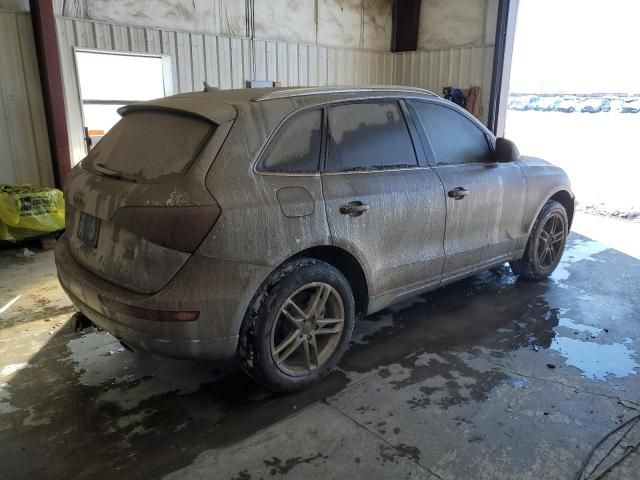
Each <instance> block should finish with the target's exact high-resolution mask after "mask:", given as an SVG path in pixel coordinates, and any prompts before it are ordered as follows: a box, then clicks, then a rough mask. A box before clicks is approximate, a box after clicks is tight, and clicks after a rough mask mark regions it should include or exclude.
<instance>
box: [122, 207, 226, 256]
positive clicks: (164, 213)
mask: <svg viewBox="0 0 640 480" xmlns="http://www.w3.org/2000/svg"><path fill="white" fill-rule="evenodd" d="M219 216H220V207H218V206H217V205H202V206H190V207H122V208H119V209H118V210H117V211H116V213H114V214H113V217H111V221H112V222H113V223H115V224H117V225H120V226H121V227H124V228H126V229H127V230H129V231H130V232H133V233H135V234H137V235H140V236H141V237H143V238H145V239H147V240H149V241H150V242H153V243H157V244H159V245H162V246H164V247H168V248H171V249H174V250H181V251H183V252H193V251H195V249H196V248H197V247H198V245H200V242H202V240H203V239H204V237H205V235H206V234H207V233H208V232H209V230H211V227H213V225H214V223H216V220H217V219H218V217H219Z"/></svg>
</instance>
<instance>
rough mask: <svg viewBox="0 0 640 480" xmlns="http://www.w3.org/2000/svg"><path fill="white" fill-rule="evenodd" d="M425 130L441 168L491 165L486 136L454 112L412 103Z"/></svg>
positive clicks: (421, 103)
mask: <svg viewBox="0 0 640 480" xmlns="http://www.w3.org/2000/svg"><path fill="white" fill-rule="evenodd" d="M412 105H413V107H414V108H415V110H416V112H417V114H418V118H419V119H420V121H421V122H422V125H423V127H424V129H425V130H426V133H427V137H428V138H429V143H431V148H432V149H433V154H434V155H435V157H436V163H437V164H438V165H449V164H456V163H474V162H488V161H491V151H490V149H489V143H488V142H487V138H486V136H485V134H484V132H483V131H482V130H481V129H480V128H478V126H477V125H474V123H473V122H472V121H471V120H469V119H468V118H466V117H465V116H464V115H462V114H460V113H458V112H456V111H455V110H453V109H451V108H448V107H445V106H443V105H438V104H435V103H427V102H412Z"/></svg>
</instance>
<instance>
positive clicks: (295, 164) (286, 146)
mask: <svg viewBox="0 0 640 480" xmlns="http://www.w3.org/2000/svg"><path fill="white" fill-rule="evenodd" d="M321 144H322V110H320V109H318V110H307V111H303V112H300V113H298V114H296V115H294V116H292V117H291V118H289V119H287V121H286V122H285V124H284V125H282V127H280V128H279V129H278V131H277V132H276V134H275V136H274V138H272V139H271V141H270V142H269V146H268V147H267V150H266V152H265V155H264V157H263V160H262V165H261V167H260V170H263V171H269V172H292V173H313V172H317V171H318V169H319V163H320V147H321Z"/></svg>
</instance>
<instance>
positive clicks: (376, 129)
mask: <svg viewBox="0 0 640 480" xmlns="http://www.w3.org/2000/svg"><path fill="white" fill-rule="evenodd" d="M329 132H330V138H329V141H328V144H329V145H328V148H329V154H328V157H327V171H330V172H345V171H358V170H368V169H385V168H406V167H415V166H417V165H418V160H417V158H416V154H415V151H414V148H413V142H412V141H411V137H410V136H409V130H408V128H407V124H406V122H405V119H404V116H403V114H402V111H401V110H400V105H399V104H398V102H395V101H386V102H367V103H364V102H362V103H361V102H358V103H350V104H341V105H335V106H332V107H331V108H330V111H329Z"/></svg>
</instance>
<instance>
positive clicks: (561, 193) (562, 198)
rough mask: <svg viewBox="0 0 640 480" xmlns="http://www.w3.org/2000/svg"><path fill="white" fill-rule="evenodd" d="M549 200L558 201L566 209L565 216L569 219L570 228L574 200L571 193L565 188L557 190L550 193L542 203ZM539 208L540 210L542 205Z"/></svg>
mask: <svg viewBox="0 0 640 480" xmlns="http://www.w3.org/2000/svg"><path fill="white" fill-rule="evenodd" d="M551 200H555V201H556V202H559V203H560V204H561V205H562V206H563V207H564V209H565V210H566V211H567V218H568V219H569V228H571V223H572V222H573V214H574V211H575V200H574V198H573V195H571V194H570V193H569V192H568V191H567V190H558V191H557V192H556V193H554V194H553V195H551V196H550V197H549V198H548V199H547V201H546V202H544V203H545V204H546V203H547V202H549V201H551ZM543 206H544V205H543ZM540 210H542V207H540ZM539 213H540V212H538V214H539Z"/></svg>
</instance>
